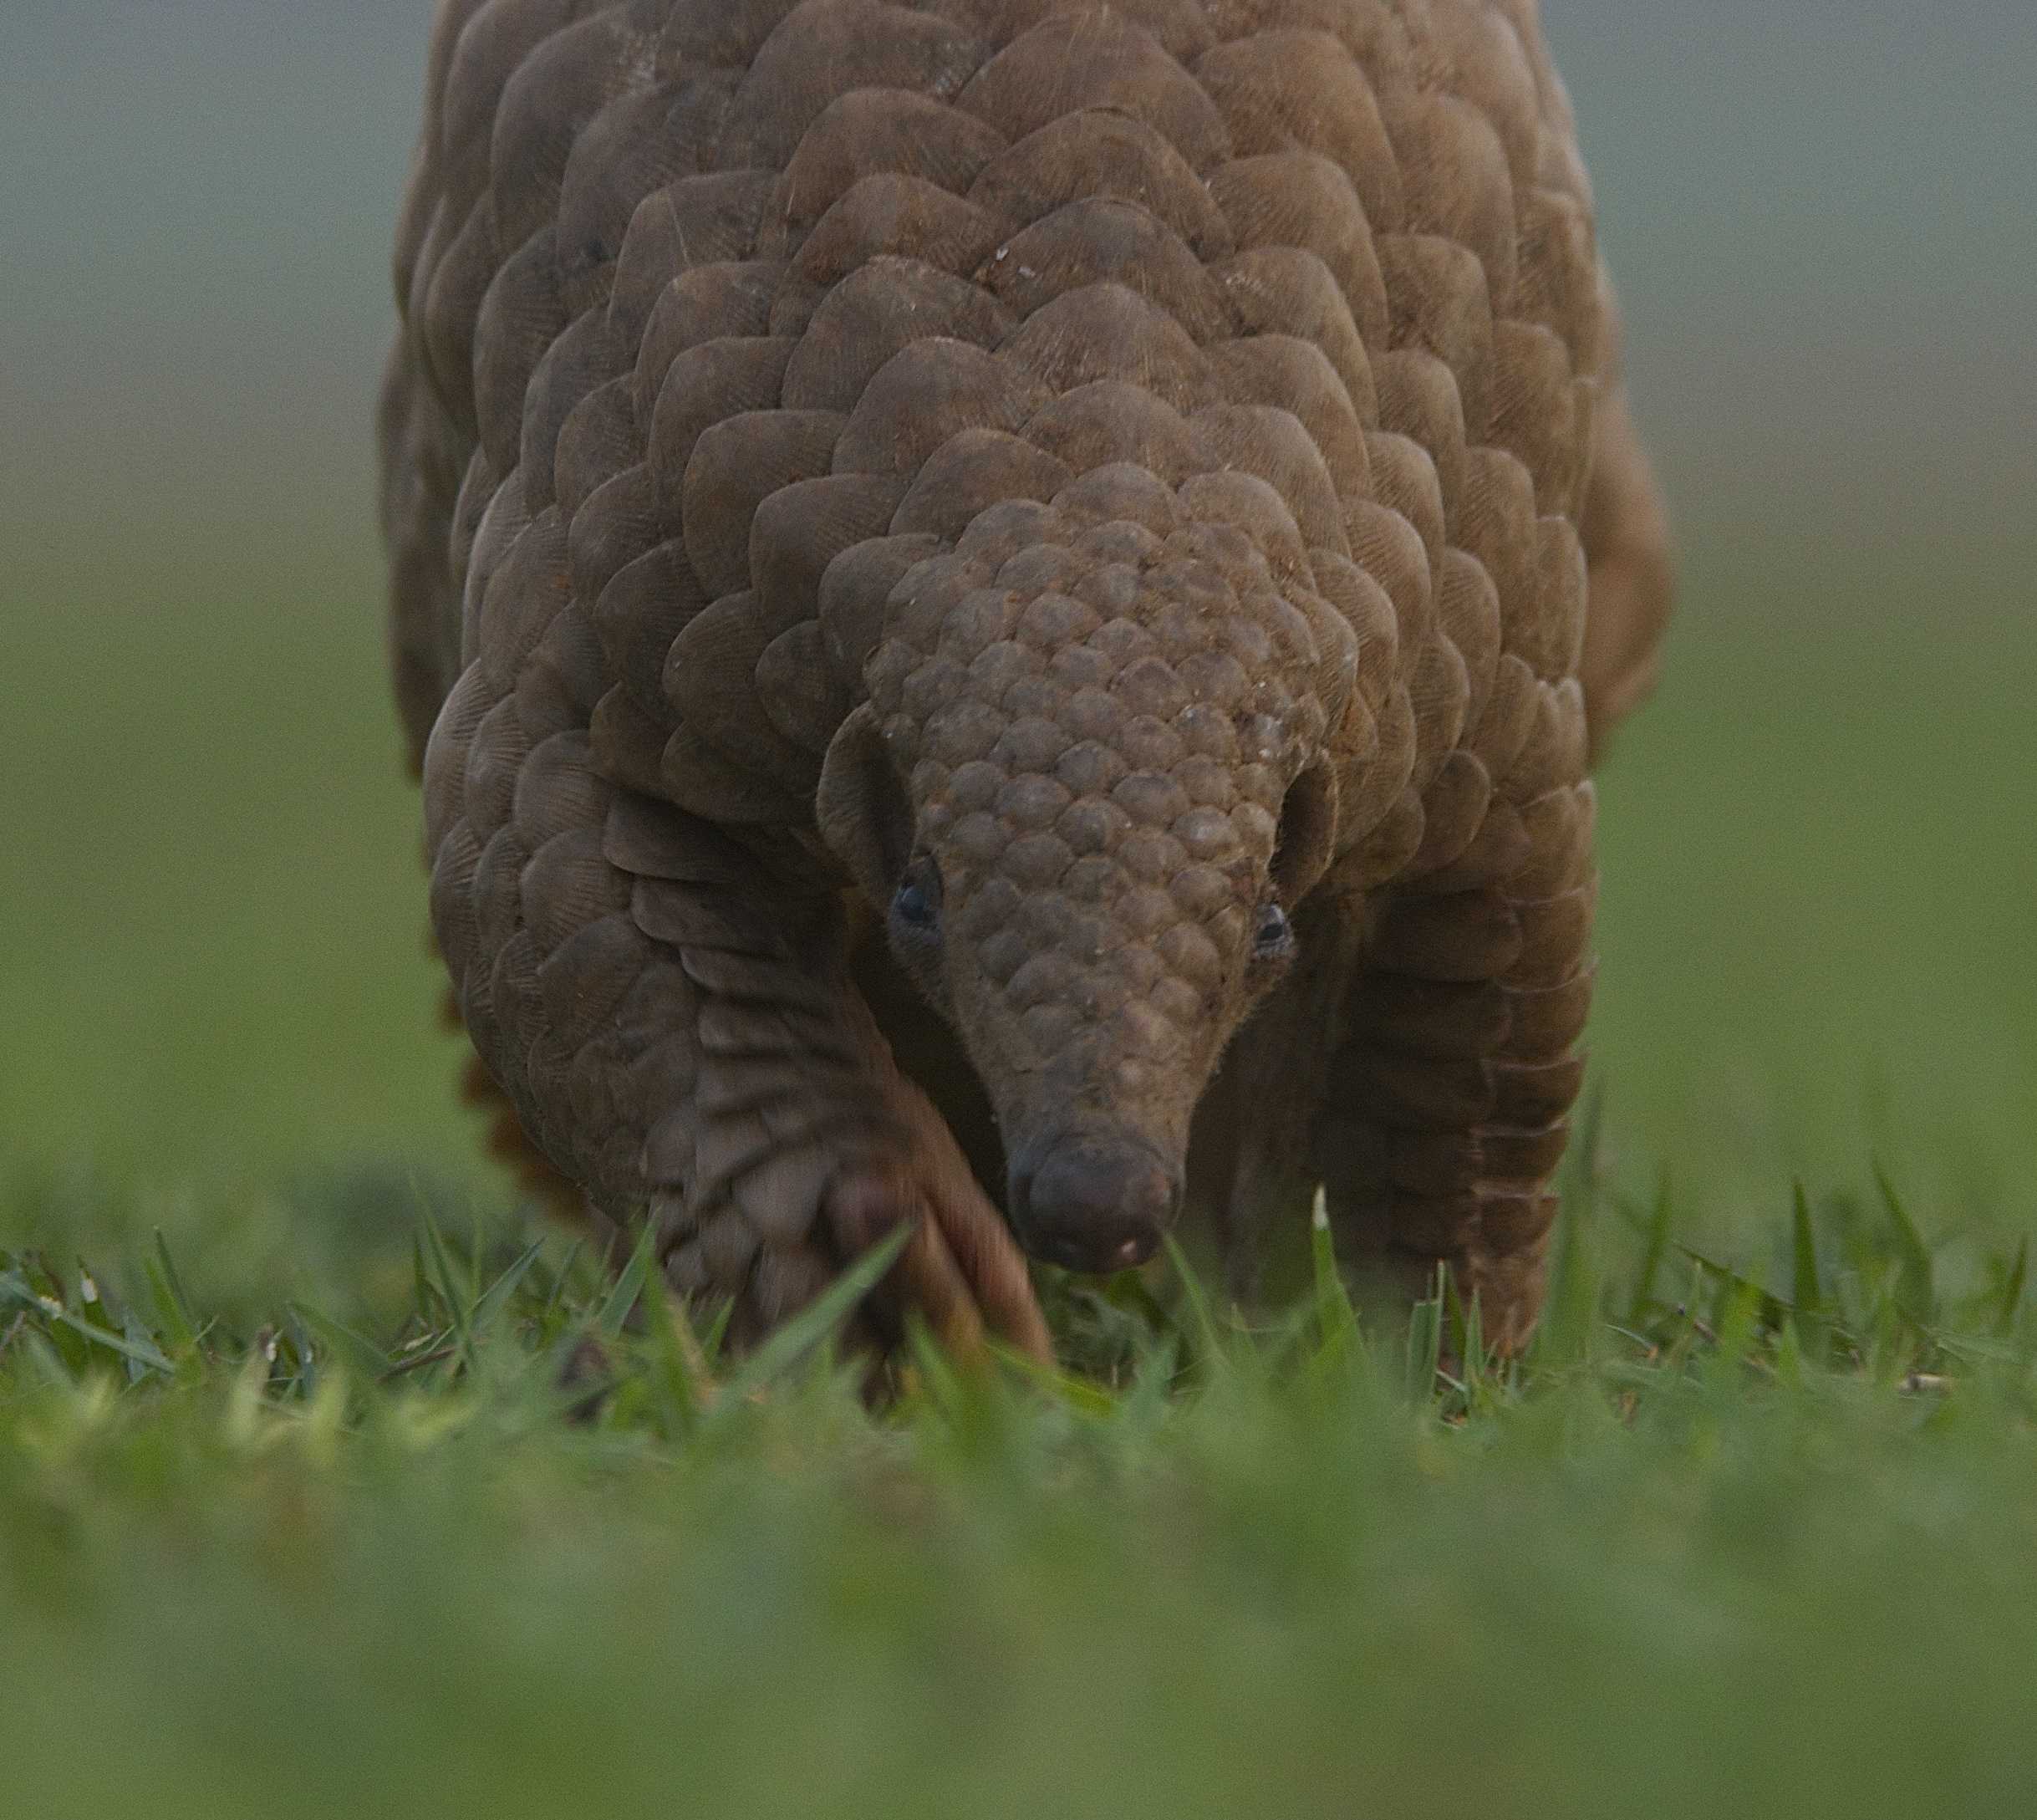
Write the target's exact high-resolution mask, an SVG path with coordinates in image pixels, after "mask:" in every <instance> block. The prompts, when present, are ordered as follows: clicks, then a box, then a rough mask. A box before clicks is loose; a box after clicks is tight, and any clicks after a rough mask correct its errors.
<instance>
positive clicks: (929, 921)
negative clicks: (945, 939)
mask: <svg viewBox="0 0 2037 1820" xmlns="http://www.w3.org/2000/svg"><path fill="white" fill-rule="evenodd" d="M891 910H892V914H893V915H895V916H896V917H897V918H898V920H899V921H900V922H901V923H903V924H904V925H905V926H906V927H907V928H908V929H912V930H920V931H922V932H924V931H926V930H933V929H937V928H939V927H940V869H939V868H937V867H936V866H935V865H934V863H933V862H932V861H931V860H929V859H920V860H916V861H915V862H914V864H913V865H912V866H911V867H910V868H909V869H908V871H907V872H906V874H905V879H904V883H903V884H901V885H899V892H898V895H897V896H896V897H894V899H892V900H891Z"/></svg>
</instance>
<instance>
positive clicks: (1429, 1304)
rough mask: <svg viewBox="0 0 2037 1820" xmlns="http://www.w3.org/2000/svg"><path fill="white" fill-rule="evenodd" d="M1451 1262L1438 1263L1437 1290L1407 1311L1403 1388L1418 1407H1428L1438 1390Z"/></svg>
mask: <svg viewBox="0 0 2037 1820" xmlns="http://www.w3.org/2000/svg"><path fill="white" fill-rule="evenodd" d="M1448 1273H1449V1265H1447V1264H1438V1265H1437V1266H1436V1277H1435V1291H1434V1293H1433V1294H1431V1295H1429V1296H1427V1297H1423V1299H1422V1300H1421V1301H1419V1302H1418V1303H1415V1305H1414V1307H1413V1308H1412V1309H1410V1310H1409V1311H1408V1347H1407V1357H1406V1360H1405V1364H1404V1366H1403V1376H1402V1388H1403V1391H1404V1393H1405V1394H1406V1397H1407V1399H1408V1402H1409V1403H1410V1404H1412V1405H1413V1406H1414V1407H1415V1408H1417V1409H1423V1408H1425V1407H1427V1405H1428V1403H1429V1402H1430V1400H1431V1399H1433V1398H1434V1396H1435V1394H1436V1374H1437V1373H1438V1372H1439V1370H1441V1369H1442V1365H1443V1320H1444V1313H1443V1304H1444V1295H1445V1292H1446V1287H1447V1282H1448Z"/></svg>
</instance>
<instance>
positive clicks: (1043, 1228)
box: [1010, 1134, 1181, 1276]
mask: <svg viewBox="0 0 2037 1820" xmlns="http://www.w3.org/2000/svg"><path fill="white" fill-rule="evenodd" d="M1010 1186H1011V1195H1010V1206H1011V1224H1012V1227H1013V1229H1014V1230H1015V1231H1016V1232H1017V1234H1018V1237H1019V1242H1020V1243H1021V1245H1023V1246H1025V1247H1026V1250H1027V1251H1028V1252H1031V1254H1032V1255H1033V1256H1034V1257H1037V1258H1040V1259H1041V1260H1042V1261H1043V1262H1047V1263H1050V1264H1058V1265H1060V1266H1061V1267H1062V1268H1063V1269H1065V1270H1079V1271H1085V1272H1091V1273H1092V1274H1094V1275H1097V1276H1103V1275H1107V1274H1108V1273H1109V1272H1113V1271H1119V1270H1128V1269H1130V1268H1131V1267H1132V1266H1133V1265H1134V1264H1143V1263H1144V1262H1145V1261H1146V1260H1147V1259H1148V1257H1152V1256H1153V1252H1156V1251H1157V1250H1159V1244H1160V1239H1161V1236H1162V1235H1163V1234H1164V1232H1165V1231H1167V1229H1168V1228H1169V1226H1171V1225H1173V1223H1174V1216H1175V1215H1176V1214H1177V1213H1178V1212H1179V1210H1180V1206H1181V1172H1180V1171H1179V1170H1178V1169H1176V1168H1174V1167H1173V1166H1171V1165H1169V1163H1168V1162H1167V1161H1166V1160H1165V1159H1164V1158H1163V1157H1162V1156H1161V1155H1159V1152H1158V1151H1156V1150H1153V1149H1151V1148H1150V1147H1149V1146H1148V1145H1145V1144H1143V1143H1142V1142H1140V1141H1139V1140H1138V1139H1133V1138H1124V1137H1118V1136H1103V1135H1087V1134H1085V1135H1082V1136H1077V1137H1065V1136H1064V1137H1062V1138H1060V1139H1057V1140H1055V1141H1052V1142H1050V1143H1047V1144H1043V1145H1029V1146H1027V1147H1026V1149H1024V1150H1021V1151H1020V1152H1019V1154H1018V1155H1017V1156H1016V1157H1015V1158H1014V1159H1013V1161H1012V1165H1011V1185H1010Z"/></svg>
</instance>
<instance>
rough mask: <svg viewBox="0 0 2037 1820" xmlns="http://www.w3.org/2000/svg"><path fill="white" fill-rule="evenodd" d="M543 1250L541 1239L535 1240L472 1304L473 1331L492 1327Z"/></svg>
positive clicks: (484, 1331)
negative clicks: (478, 1299)
mask: <svg viewBox="0 0 2037 1820" xmlns="http://www.w3.org/2000/svg"><path fill="white" fill-rule="evenodd" d="M544 1248H545V1241H543V1240H542V1239H538V1240H537V1241H535V1242H534V1243H532V1246H530V1248H529V1249H528V1250H527V1251H526V1252H524V1253H523V1255H522V1257H519V1258H518V1259H517V1261H516V1262H515V1263H513V1264H512V1265H511V1266H510V1267H509V1268H508V1269H507V1270H506V1271H504V1272H502V1275H501V1276H499V1277H497V1278H496V1279H495V1281H494V1282H492V1283H491V1284H490V1285H489V1286H488V1292H487V1293H486V1295H484V1296H483V1297H481V1300H480V1301H478V1302H477V1303H475V1304H474V1331H475V1332H476V1333H486V1332H487V1331H488V1329H489V1328H491V1327H493V1326H494V1325H495V1323H496V1321H497V1318H499V1317H500V1315H501V1314H502V1310H503V1309H504V1308H507V1307H508V1306H509V1298H510V1297H512V1296H513V1295H514V1294H515V1293H516V1292H517V1285H518V1284H519V1283H521V1282H522V1281H523V1278H524V1275H525V1273H526V1272H527V1271H528V1270H529V1269H530V1267H531V1266H532V1264H534V1263H536V1262H537V1254H538V1253H539V1252H542V1250H543V1249H544Z"/></svg>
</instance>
